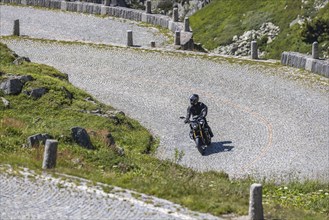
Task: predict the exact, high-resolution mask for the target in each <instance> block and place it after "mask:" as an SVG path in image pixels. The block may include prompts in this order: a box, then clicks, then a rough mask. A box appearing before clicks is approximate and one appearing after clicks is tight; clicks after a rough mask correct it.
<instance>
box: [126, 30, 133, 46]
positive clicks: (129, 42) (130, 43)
mask: <svg viewBox="0 0 329 220" xmlns="http://www.w3.org/2000/svg"><path fill="white" fill-rule="evenodd" d="M133 45H134V43H133V31H131V30H128V31H127V46H128V47H131V46H133Z"/></svg>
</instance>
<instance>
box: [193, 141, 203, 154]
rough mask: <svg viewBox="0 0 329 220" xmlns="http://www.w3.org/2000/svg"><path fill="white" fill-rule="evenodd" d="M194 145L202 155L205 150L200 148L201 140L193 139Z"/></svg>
mask: <svg viewBox="0 0 329 220" xmlns="http://www.w3.org/2000/svg"><path fill="white" fill-rule="evenodd" d="M195 144H196V147H197V148H198V151H199V152H200V154H201V155H204V152H205V149H204V148H203V147H202V146H203V142H202V139H201V138H196V139H195Z"/></svg>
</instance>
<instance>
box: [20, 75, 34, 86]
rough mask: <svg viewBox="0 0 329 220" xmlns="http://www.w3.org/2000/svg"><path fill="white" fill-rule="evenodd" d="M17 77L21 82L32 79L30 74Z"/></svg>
mask: <svg viewBox="0 0 329 220" xmlns="http://www.w3.org/2000/svg"><path fill="white" fill-rule="evenodd" d="M18 79H19V80H20V81H21V82H22V83H23V84H25V83H27V82H29V81H33V80H34V79H33V77H32V76H30V75H25V76H20V77H18Z"/></svg>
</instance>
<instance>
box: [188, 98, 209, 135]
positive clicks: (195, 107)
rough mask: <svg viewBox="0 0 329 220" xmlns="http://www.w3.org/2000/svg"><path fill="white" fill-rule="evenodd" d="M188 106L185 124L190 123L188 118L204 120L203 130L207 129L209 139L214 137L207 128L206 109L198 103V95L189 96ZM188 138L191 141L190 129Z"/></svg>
mask: <svg viewBox="0 0 329 220" xmlns="http://www.w3.org/2000/svg"><path fill="white" fill-rule="evenodd" d="M190 104H191V105H190V106H189V107H188V108H187V114H186V117H185V121H184V122H185V123H188V122H189V121H190V117H191V116H192V118H193V119H204V121H205V128H208V131H209V134H210V136H211V137H213V136H214V134H213V133H212V131H211V128H210V127H209V125H208V123H207V120H206V116H207V113H208V107H207V106H206V105H205V104H204V103H202V102H199V95H197V94H193V95H191V96H190ZM190 138H191V139H193V130H192V128H191V130H190Z"/></svg>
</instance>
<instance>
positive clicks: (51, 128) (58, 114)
mask: <svg viewBox="0 0 329 220" xmlns="http://www.w3.org/2000/svg"><path fill="white" fill-rule="evenodd" d="M11 54H12V53H11V51H10V50H9V49H8V48H7V47H6V46H5V45H3V44H0V71H1V72H2V73H3V74H1V75H0V81H2V80H4V79H5V78H6V77H7V76H8V74H9V73H10V74H15V75H23V74H24V75H31V76H33V78H34V79H35V80H34V81H31V82H28V83H27V84H26V85H25V86H24V88H23V90H28V89H30V88H36V87H41V86H43V87H46V88H48V89H49V92H48V93H47V94H46V95H44V96H43V97H42V98H40V99H31V98H30V97H28V96H27V95H24V94H20V95H17V96H13V95H5V94H3V93H1V92H0V96H1V97H4V98H6V99H7V100H9V101H10V103H11V107H10V108H5V106H4V105H3V104H2V102H0V161H1V163H2V164H11V165H12V166H13V167H17V166H23V167H29V168H30V169H33V170H36V171H37V173H38V172H41V165H42V157H43V148H42V147H35V148H23V147H22V146H23V145H26V141H27V137H28V136H30V135H34V134H36V133H48V134H50V135H52V136H53V137H54V138H55V139H57V140H58V141H59V148H58V161H57V166H56V169H54V170H53V171H56V172H59V173H65V174H70V175H74V176H78V177H83V178H87V179H90V180H91V181H92V182H103V183H107V184H111V185H115V186H120V187H123V188H127V189H133V190H135V191H137V192H138V193H146V194H149V195H154V196H157V197H160V198H164V199H168V200H171V201H173V202H176V203H179V204H181V205H183V206H185V207H187V208H190V209H192V210H195V211H201V212H207V213H211V214H213V215H217V216H220V215H223V214H227V213H235V214H238V215H246V214H247V212H248V202H249V201H248V200H249V187H250V185H251V184H252V183H253V182H254V180H252V179H244V180H231V179H229V177H228V175H227V174H225V173H219V172H204V173H200V172H197V171H194V170H191V169H188V168H186V167H182V166H179V165H177V164H176V162H179V161H180V160H181V159H182V157H184V152H182V151H179V150H175V153H174V155H172V158H171V159H168V160H163V161H160V160H158V159H157V158H155V157H154V156H153V153H154V152H155V149H156V146H157V144H158V141H157V140H156V139H155V138H153V137H152V135H151V134H150V133H149V131H147V130H146V129H145V128H143V127H142V126H141V125H140V124H139V123H138V122H137V121H135V120H132V119H130V118H128V117H125V116H124V115H120V114H117V115H116V118H114V119H113V118H112V119H111V118H104V117H100V116H95V115H92V114H89V113H87V111H90V110H95V109H101V110H102V111H103V112H105V111H108V110H113V108H112V107H110V106H106V105H104V104H102V103H100V102H98V101H97V100H96V101H95V103H91V102H88V101H85V98H87V97H91V95H90V94H87V93H86V92H84V91H82V90H80V89H77V88H75V87H74V86H73V85H71V84H70V83H69V82H68V81H67V80H66V79H65V75H64V74H62V73H60V72H59V71H57V70H56V69H54V68H52V67H49V66H45V65H39V64H35V63H24V64H22V65H20V66H15V65H13V64H12V61H13V60H14V56H13V55H11ZM62 87H65V88H66V89H67V90H69V91H70V92H71V93H72V94H73V96H74V98H73V99H72V100H70V99H68V98H66V96H65V93H64V92H63V89H62ZM74 126H82V127H84V128H86V129H87V131H88V133H89V134H90V136H91V140H92V143H93V145H94V146H95V149H94V150H87V149H83V148H81V147H79V146H78V145H77V144H75V143H74V142H73V140H72V138H71V136H70V128H72V127H74ZM109 133H110V134H111V135H112V136H113V137H114V139H115V142H116V145H117V146H118V147H122V148H124V150H125V155H124V156H120V155H118V154H117V152H116V151H115V150H114V148H113V147H108V146H107V144H106V142H105V141H104V137H105V136H106V135H108V134H109ZM49 172H52V171H49ZM285 187H287V188H285ZM263 188H264V208H265V215H266V217H267V218H268V219H270V218H271V219H274V218H285V219H307V218H308V219H326V218H328V214H329V203H328V199H329V196H328V193H329V185H328V183H319V182H314V181H309V182H304V183H299V182H294V183H289V184H286V185H277V184H274V183H269V182H265V181H263ZM104 190H105V191H108V192H110V191H111V190H112V188H104ZM135 197H136V198H139V196H138V194H136V196H135Z"/></svg>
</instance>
